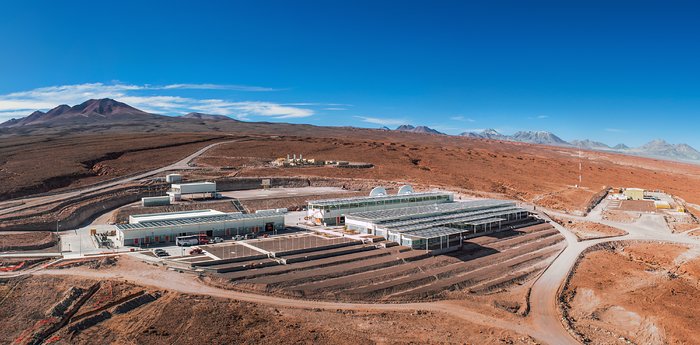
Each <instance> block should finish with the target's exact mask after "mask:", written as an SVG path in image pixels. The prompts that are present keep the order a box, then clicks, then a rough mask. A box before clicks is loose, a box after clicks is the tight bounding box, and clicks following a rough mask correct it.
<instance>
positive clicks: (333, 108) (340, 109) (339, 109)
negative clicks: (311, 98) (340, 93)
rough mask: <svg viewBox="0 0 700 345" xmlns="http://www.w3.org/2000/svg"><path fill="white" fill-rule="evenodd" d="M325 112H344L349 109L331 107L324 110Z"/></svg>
mask: <svg viewBox="0 0 700 345" xmlns="http://www.w3.org/2000/svg"><path fill="white" fill-rule="evenodd" d="M323 110H331V111H342V110H348V108H339V107H329V108H323Z"/></svg>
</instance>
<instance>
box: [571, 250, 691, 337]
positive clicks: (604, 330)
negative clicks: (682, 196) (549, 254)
mask: <svg viewBox="0 0 700 345" xmlns="http://www.w3.org/2000/svg"><path fill="white" fill-rule="evenodd" d="M686 250H687V248H685V247H683V246H678V245H665V244H629V245H627V246H624V247H622V248H621V247H620V246H618V247H617V248H616V249H615V250H599V251H594V252H591V253H589V254H587V255H586V256H585V257H584V258H583V259H582V260H581V261H580V263H579V264H578V266H577V268H576V271H575V274H574V275H573V277H572V279H571V282H570V284H569V286H568V287H567V289H566V290H565V291H564V293H563V295H564V301H565V303H566V304H565V305H566V306H567V307H566V310H567V311H568V313H569V315H570V320H572V322H573V326H574V328H575V330H576V331H577V332H579V333H580V334H582V335H583V337H584V338H585V339H588V340H589V341H590V342H591V343H594V344H603V343H605V344H625V343H627V342H626V341H627V340H629V341H632V342H633V343H637V344H688V343H689V340H692V339H696V336H695V333H696V330H697V323H696V320H695V318H696V315H695V314H696V312H695V310H696V309H697V306H698V305H700V290H698V289H697V286H698V284H700V260H699V259H697V258H694V257H693V256H692V255H691V256H683V257H681V258H682V259H681V258H679V255H681V254H683V253H684V252H686ZM679 260H680V261H679ZM684 260H689V261H687V262H685V263H684ZM660 306H663V307H660ZM690 342H691V343H692V342H695V341H690Z"/></svg>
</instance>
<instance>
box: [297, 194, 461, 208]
mask: <svg viewBox="0 0 700 345" xmlns="http://www.w3.org/2000/svg"><path fill="white" fill-rule="evenodd" d="M448 195H452V193H447V192H424V193H411V194H402V195H382V196H360V197H352V198H340V199H326V200H314V201H309V205H313V206H330V205H339V204H340V205H342V204H354V203H358V202H363V201H378V200H397V199H409V198H411V197H417V196H448Z"/></svg>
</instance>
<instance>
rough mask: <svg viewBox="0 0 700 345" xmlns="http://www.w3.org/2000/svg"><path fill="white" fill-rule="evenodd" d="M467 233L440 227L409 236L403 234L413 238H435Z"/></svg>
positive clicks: (412, 233)
mask: <svg viewBox="0 0 700 345" xmlns="http://www.w3.org/2000/svg"><path fill="white" fill-rule="evenodd" d="M463 232H465V230H464V229H458V228H450V227H447V226H438V227H434V228H430V229H425V230H421V231H415V232H411V233H408V234H403V235H404V236H407V237H412V238H435V237H440V236H449V235H457V234H460V233H463Z"/></svg>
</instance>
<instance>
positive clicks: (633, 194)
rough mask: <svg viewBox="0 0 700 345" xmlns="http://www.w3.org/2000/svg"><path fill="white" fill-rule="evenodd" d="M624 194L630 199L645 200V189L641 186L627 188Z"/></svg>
mask: <svg viewBox="0 0 700 345" xmlns="http://www.w3.org/2000/svg"><path fill="white" fill-rule="evenodd" d="M624 194H625V196H626V197H627V198H628V199H630V200H644V189H641V188H626V189H625V192H624Z"/></svg>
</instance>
